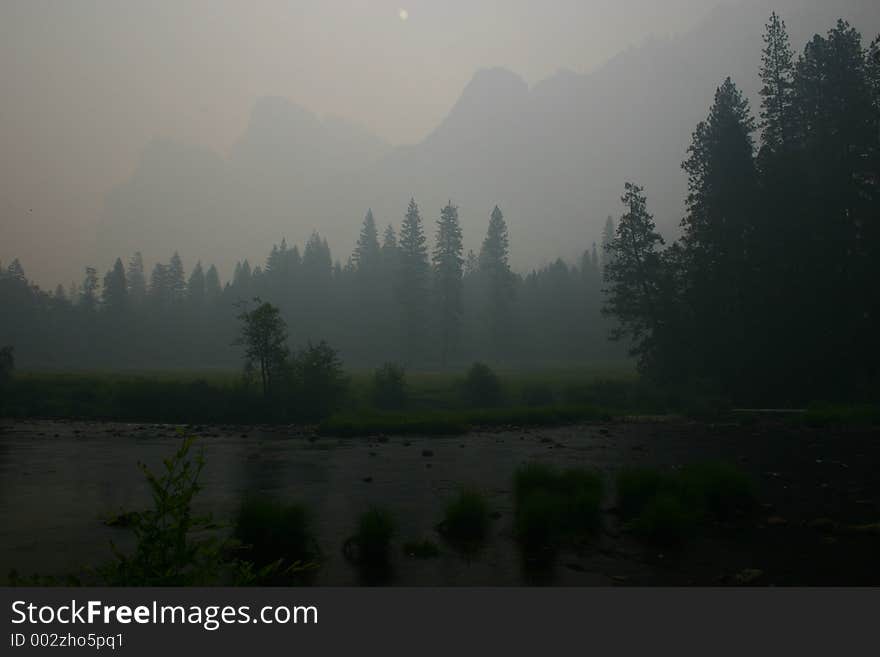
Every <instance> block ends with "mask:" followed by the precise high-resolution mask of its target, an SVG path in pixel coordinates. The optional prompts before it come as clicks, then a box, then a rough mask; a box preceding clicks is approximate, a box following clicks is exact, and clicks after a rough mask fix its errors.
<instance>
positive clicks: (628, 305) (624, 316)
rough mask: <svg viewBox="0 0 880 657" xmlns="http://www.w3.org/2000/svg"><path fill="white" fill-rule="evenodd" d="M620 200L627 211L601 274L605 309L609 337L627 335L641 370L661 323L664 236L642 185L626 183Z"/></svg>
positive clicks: (647, 358) (649, 355)
mask: <svg viewBox="0 0 880 657" xmlns="http://www.w3.org/2000/svg"><path fill="white" fill-rule="evenodd" d="M624 189H625V192H624V195H623V196H622V197H621V199H620V200H621V202H622V203H623V204H624V206H625V207H626V212H625V213H624V214H623V216H622V217H621V218H620V222H619V223H618V225H617V234H616V235H615V238H614V239H613V240H612V241H611V242H610V243H609V244H608V246H607V247H606V253H607V254H608V256H609V258H608V265H607V266H606V267H605V270H604V272H603V278H604V280H605V284H606V290H605V294H606V297H605V306H604V308H603V312H605V313H606V314H609V315H613V316H614V317H615V319H616V320H617V322H618V325H617V327H616V328H615V329H614V330H613V332H612V338H613V339H615V340H620V339H622V338H628V339H629V340H630V341H631V343H632V345H633V349H632V352H633V355H638V356H640V366H641V367H642V369H645V368H646V366H647V365H648V363H649V362H651V361H652V360H654V358H652V356H653V354H652V353H651V349H652V348H653V347H654V344H655V343H654V342H653V339H654V337H655V336H654V333H655V331H656V330H657V329H658V328H659V327H660V326H662V322H661V312H662V311H661V309H662V307H663V304H662V301H661V293H660V281H661V279H662V272H661V256H660V247H662V246H663V238H662V237H660V235H659V234H658V233H657V231H656V228H655V225H654V218H653V217H652V216H651V214H650V213H649V212H648V209H647V201H646V198H645V195H644V191H643V188H642V187H639V186H638V185H635V184H633V183H629V182H628V183H626V185H625V187H624Z"/></svg>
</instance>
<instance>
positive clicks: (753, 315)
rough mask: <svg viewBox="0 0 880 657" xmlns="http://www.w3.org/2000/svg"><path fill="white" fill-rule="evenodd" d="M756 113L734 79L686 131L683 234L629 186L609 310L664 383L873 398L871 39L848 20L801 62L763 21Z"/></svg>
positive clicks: (874, 119)
mask: <svg viewBox="0 0 880 657" xmlns="http://www.w3.org/2000/svg"><path fill="white" fill-rule="evenodd" d="M760 73H761V80H762V83H763V84H762V88H761V90H760V98H761V102H760V110H759V118H758V120H756V119H755V118H754V116H753V114H752V110H751V108H750V106H749V102H748V100H747V99H746V98H745V97H744V96H743V94H742V93H741V91H740V90H739V89H738V88H737V86H736V84H735V83H734V82H733V81H732V80H731V79H730V78H728V79H726V80H724V82H723V83H722V84H721V86H720V87H718V89H717V91H716V93H715V98H714V102H713V104H712V106H711V108H710V110H709V114H708V116H707V117H706V119H705V120H704V121H702V122H700V123H699V125H698V126H697V128H696V130H695V131H694V133H693V137H692V143H691V146H690V148H689V150H688V153H687V158H686V159H685V161H684V163H683V164H682V166H683V167H684V170H685V172H686V173H687V176H688V196H687V206H686V214H685V217H684V219H683V220H682V222H681V230H682V235H681V237H680V239H678V240H676V241H675V242H673V243H672V244H670V245H668V246H667V245H666V244H665V243H664V240H663V238H662V237H661V236H660V235H659V234H658V233H657V231H656V229H655V226H654V221H653V218H652V216H651V214H650V212H649V211H648V206H647V200H646V195H645V192H644V190H643V189H642V188H641V187H640V186H638V185H637V184H634V183H627V184H626V186H625V190H624V192H625V193H624V195H623V197H622V202H623V205H624V208H625V212H624V214H623V216H622V217H621V219H620V222H619V224H618V226H617V229H616V232H615V236H614V239H613V240H612V241H611V243H610V244H609V246H608V249H607V254H608V259H609V263H608V265H607V266H606V267H605V271H604V279H605V285H606V290H607V297H606V303H605V312H606V314H608V315H610V316H612V317H614V318H615V320H616V328H615V330H614V336H615V337H618V338H623V339H626V340H627V341H630V342H631V344H632V352H633V354H634V355H635V356H636V357H637V358H638V360H639V366H640V368H641V370H642V372H643V373H644V374H645V375H646V376H648V377H650V378H652V379H654V380H656V381H659V382H663V383H675V382H682V381H688V382H691V383H692V384H699V385H701V386H707V385H708V386H715V387H717V388H719V389H720V390H722V391H724V392H725V393H728V394H731V395H733V396H735V397H737V398H739V399H743V400H767V399H775V400H779V401H781V402H785V401H794V400H798V399H803V398H816V397H825V398H840V397H852V396H853V395H860V396H864V397H876V394H877V391H878V387H877V384H878V369H880V345H878V337H880V204H878V200H880V194H878V192H880V189H878V185H880V40H878V39H875V40H874V41H873V42H872V43H871V44H870V45H869V46H867V47H865V46H864V45H863V43H862V38H861V35H860V34H859V32H858V31H857V30H856V29H854V28H853V27H852V26H850V25H849V24H848V23H846V22H845V21H842V20H841V21H838V22H837V24H836V25H835V26H834V27H833V28H832V29H831V30H829V31H828V33H827V34H826V35H824V36H821V35H816V36H814V37H813V38H812V39H811V40H810V41H809V42H808V43H807V44H806V45H805V47H804V49H803V51H802V53H801V54H800V55H798V56H797V57H795V54H794V51H793V50H792V47H791V45H790V41H789V37H788V35H787V32H786V29H785V23H784V22H783V20H782V19H781V18H780V17H779V16H778V15H776V14H775V13H774V14H773V15H772V16H771V17H770V20H769V21H768V23H767V25H766V31H765V35H764V49H763V57H762V67H761V72H760Z"/></svg>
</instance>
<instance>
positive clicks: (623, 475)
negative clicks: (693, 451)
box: [617, 468, 675, 519]
mask: <svg viewBox="0 0 880 657" xmlns="http://www.w3.org/2000/svg"><path fill="white" fill-rule="evenodd" d="M674 487H675V483H674V481H673V480H672V478H671V477H670V476H668V475H664V474H662V473H661V472H660V471H659V470H656V469H653V468H626V469H623V470H621V471H620V472H619V473H618V474H617V507H618V509H619V510H620V515H621V516H622V517H623V518H626V519H630V518H634V517H636V516H638V515H639V514H640V513H641V512H642V511H643V510H644V508H645V507H646V506H647V505H648V503H649V502H650V501H651V500H652V499H653V498H654V497H656V496H657V494H658V493H660V491H662V490H667V491H668V490H671V489H673V488H674Z"/></svg>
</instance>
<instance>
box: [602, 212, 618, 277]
mask: <svg viewBox="0 0 880 657" xmlns="http://www.w3.org/2000/svg"><path fill="white" fill-rule="evenodd" d="M614 232H615V229H614V219H613V218H612V217H611V215H610V214H609V215H608V218H607V219H606V220H605V227H604V228H603V229H602V269H604V268H605V267H606V266H607V265H608V264H609V261H608V259H609V258H610V257H611V256H610V254H609V252H608V246H609V245H610V244H611V242H613V241H614Z"/></svg>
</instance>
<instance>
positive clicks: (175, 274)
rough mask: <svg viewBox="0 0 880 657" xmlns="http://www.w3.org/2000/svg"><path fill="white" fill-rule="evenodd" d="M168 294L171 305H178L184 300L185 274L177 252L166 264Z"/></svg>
mask: <svg viewBox="0 0 880 657" xmlns="http://www.w3.org/2000/svg"><path fill="white" fill-rule="evenodd" d="M168 293H169V295H170V299H171V301H172V303H180V302H182V301H184V300H185V299H186V274H185V272H184V271H183V261H182V260H181V259H180V256H179V255H178V254H177V251H175V252H174V255H172V256H171V260H170V261H169V262H168Z"/></svg>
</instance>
